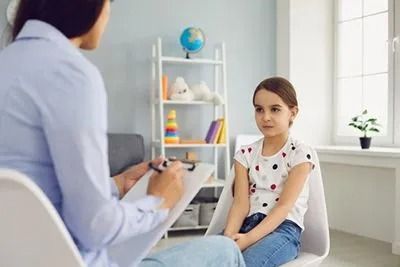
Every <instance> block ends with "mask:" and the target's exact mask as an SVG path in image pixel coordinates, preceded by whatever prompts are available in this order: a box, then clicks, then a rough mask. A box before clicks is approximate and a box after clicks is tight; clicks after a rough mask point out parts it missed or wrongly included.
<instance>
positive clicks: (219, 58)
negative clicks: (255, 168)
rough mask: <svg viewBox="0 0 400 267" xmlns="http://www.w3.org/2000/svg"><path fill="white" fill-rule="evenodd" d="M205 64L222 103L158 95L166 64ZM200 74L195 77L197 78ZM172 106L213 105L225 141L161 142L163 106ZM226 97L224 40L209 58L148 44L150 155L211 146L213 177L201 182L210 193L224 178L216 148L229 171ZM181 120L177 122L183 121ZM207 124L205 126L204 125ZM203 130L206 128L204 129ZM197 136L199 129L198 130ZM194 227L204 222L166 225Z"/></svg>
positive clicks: (160, 90) (200, 227) (215, 190)
mask: <svg viewBox="0 0 400 267" xmlns="http://www.w3.org/2000/svg"><path fill="white" fill-rule="evenodd" d="M176 64H180V65H183V66H185V65H195V64H197V65H206V66H211V67H213V68H214V84H213V88H212V89H213V90H214V91H215V92H218V93H219V94H220V95H221V96H222V98H223V100H224V104H223V105H219V106H217V105H215V104H214V103H212V102H206V101H172V100H164V99H163V98H162V75H163V74H164V68H165V67H166V66H167V65H176ZM200 78H201V77H199V80H200ZM176 106H180V107H182V108H186V107H188V108H190V107H191V106H201V107H202V108H204V109H207V108H208V109H210V108H211V109H213V116H212V117H211V118H210V122H211V121H212V120H216V119H218V118H220V117H223V118H224V119H225V125H226V132H225V134H226V143H225V144H165V143H164V131H165V120H166V114H165V112H164V111H165V108H168V109H172V108H174V107H176ZM227 114H228V100H227V87H226V61H225V44H224V43H222V44H221V45H220V46H219V47H217V48H215V50H214V58H213V59H206V58H201V59H186V58H178V57H169V56H164V55H163V53H162V40H161V38H158V39H157V42H156V43H155V44H153V47H152V90H151V116H152V127H151V128H152V132H151V135H152V143H151V144H152V149H151V151H152V157H153V158H154V157H155V156H156V155H163V156H166V150H168V149H181V150H188V149H193V148H196V149H200V148H201V149H208V150H211V151H210V153H213V156H214V162H213V164H214V166H215V169H214V175H213V176H214V177H217V178H216V179H214V180H213V181H211V182H207V183H205V184H204V185H203V188H214V194H217V188H219V187H223V186H224V179H221V178H220V176H219V175H218V155H219V153H218V152H221V153H223V154H222V155H223V159H224V160H223V161H224V170H225V174H228V173H229V169H230V153H229V128H228V126H229V121H228V115H227ZM183 123H184V122H180V124H183ZM208 126H209V125H207V126H205V127H208ZM206 130H207V129H206ZM199 136H201V135H200V133H199ZM194 229H207V226H204V225H201V226H194V227H178V228H170V230H169V231H179V230H194Z"/></svg>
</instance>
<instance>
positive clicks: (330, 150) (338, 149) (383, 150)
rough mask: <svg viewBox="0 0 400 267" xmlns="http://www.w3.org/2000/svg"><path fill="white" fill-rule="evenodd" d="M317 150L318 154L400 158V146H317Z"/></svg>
mask: <svg viewBox="0 0 400 267" xmlns="http://www.w3.org/2000/svg"><path fill="white" fill-rule="evenodd" d="M315 150H316V151H317V152H318V155H321V154H322V155H323V154H333V155H352V156H367V157H370V156H372V157H384V158H400V148H394V147H371V148H369V149H361V147H359V146H317V147H315Z"/></svg>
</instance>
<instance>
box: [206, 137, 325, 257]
mask: <svg viewBox="0 0 400 267" xmlns="http://www.w3.org/2000/svg"><path fill="white" fill-rule="evenodd" d="M261 137H262V136H254V135H253V136H238V137H237V139H236V140H237V141H236V147H235V151H237V150H238V149H239V148H240V146H242V145H247V144H250V143H252V142H255V141H257V140H258V139H260V138H261ZM314 159H316V160H315V163H316V164H315V167H314V170H313V171H312V172H311V176H310V178H309V183H310V195H309V200H308V210H307V212H306V214H305V216H304V226H305V230H304V232H303V234H302V241H301V242H302V247H301V251H302V252H308V253H312V254H315V255H318V256H320V257H323V258H324V257H326V256H327V255H328V253H329V248H330V247H329V246H330V241H329V226H328V216H327V211H326V204H325V194H324V187H323V183H322V177H321V170H320V166H319V160H318V155H316V153H315V155H314ZM234 178H235V173H234V169H233V168H232V169H231V172H230V174H229V177H228V178H227V179H226V180H225V185H224V189H223V190H222V193H221V195H220V199H219V201H218V204H217V207H216V209H215V212H214V216H213V218H212V220H211V222H210V226H209V228H208V230H207V232H206V235H210V234H218V233H221V232H222V231H223V229H224V227H225V224H226V220H227V217H228V213H229V209H230V207H231V205H232V201H233V197H232V191H231V187H232V183H233V180H234Z"/></svg>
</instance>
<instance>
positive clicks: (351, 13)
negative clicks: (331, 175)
mask: <svg viewBox="0 0 400 267" xmlns="http://www.w3.org/2000/svg"><path fill="white" fill-rule="evenodd" d="M392 1H393V0H337V1H336V3H337V5H336V6H337V8H336V10H337V12H336V14H337V15H336V64H335V65H336V68H335V69H336V74H335V107H336V111H335V126H336V127H335V142H336V143H344V142H348V141H349V140H355V141H356V139H354V137H353V136H360V133H359V132H357V130H356V129H353V128H352V127H349V126H348V123H349V122H350V120H351V118H352V117H354V116H355V115H358V114H360V113H361V112H362V111H363V110H365V109H367V110H368V114H369V115H370V116H373V117H376V118H378V122H379V123H380V124H381V125H382V128H381V132H380V133H379V134H377V135H378V136H379V137H378V138H377V139H378V143H379V144H386V145H387V144H393V139H394V134H393V129H394V127H393V124H394V112H393V109H394V100H393V99H394V97H393V96H394V86H393V82H394V78H393V73H394V72H393V60H394V57H393V53H392V45H391V40H392V37H393V22H391V21H393V11H394V8H392V6H393V2H392ZM389 40H390V42H389ZM349 137H352V138H349ZM374 143H375V141H374Z"/></svg>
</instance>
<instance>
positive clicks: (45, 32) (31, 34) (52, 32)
mask: <svg viewBox="0 0 400 267" xmlns="http://www.w3.org/2000/svg"><path fill="white" fill-rule="evenodd" d="M25 38H27V39H30V38H33V39H36V38H38V39H46V40H49V41H51V42H55V43H56V44H58V45H59V46H61V47H64V48H67V49H73V50H75V51H76V52H78V49H77V47H76V46H74V45H73V44H72V43H71V41H70V40H69V39H68V38H67V37H66V36H65V35H64V34H63V33H61V32H60V31H59V30H58V29H56V28H55V27H54V26H52V25H50V24H48V23H46V22H43V21H40V20H28V21H27V22H26V23H25V24H24V26H23V27H22V29H21V31H20V32H19V34H18V35H17V38H15V40H16V41H18V40H20V39H25Z"/></svg>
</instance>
